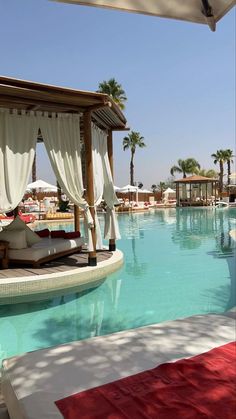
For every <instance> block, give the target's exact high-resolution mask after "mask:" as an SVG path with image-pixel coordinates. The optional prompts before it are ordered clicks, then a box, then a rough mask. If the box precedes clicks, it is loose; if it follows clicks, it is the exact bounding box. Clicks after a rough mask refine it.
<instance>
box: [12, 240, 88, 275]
mask: <svg viewBox="0 0 236 419" xmlns="http://www.w3.org/2000/svg"><path fill="white" fill-rule="evenodd" d="M83 244H84V239H83V237H78V238H76V239H63V238H58V239H52V238H50V237H45V238H42V239H41V240H40V241H39V242H38V243H35V244H33V245H32V246H31V247H27V248H26V249H9V262H12V263H23V264H30V265H33V267H36V268H37V267H39V266H40V264H41V263H45V262H48V261H50V260H53V259H56V258H59V257H62V256H66V255H69V254H72V253H75V252H79V251H81V248H82V245H83Z"/></svg>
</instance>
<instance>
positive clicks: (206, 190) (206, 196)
mask: <svg viewBox="0 0 236 419" xmlns="http://www.w3.org/2000/svg"><path fill="white" fill-rule="evenodd" d="M207 189H208V182H207V183H206V206H207V192H208V191H207Z"/></svg>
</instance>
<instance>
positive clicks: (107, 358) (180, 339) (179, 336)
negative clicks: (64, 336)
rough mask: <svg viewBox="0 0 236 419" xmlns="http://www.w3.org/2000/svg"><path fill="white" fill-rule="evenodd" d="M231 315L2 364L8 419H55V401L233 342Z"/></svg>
mask: <svg viewBox="0 0 236 419" xmlns="http://www.w3.org/2000/svg"><path fill="white" fill-rule="evenodd" d="M235 314H236V313H235V312H229V313H226V314H221V315H218V314H209V315H201V316H192V317H188V318H185V319H179V320H174V321H168V322H164V323H161V324H154V325H150V326H145V327H141V328H138V329H133V330H128V331H123V332H119V333H114V334H111V335H108V336H100V337H95V338H90V339H86V340H83V341H76V342H72V343H68V344H64V345H59V346H55V347H52V348H47V349H42V350H38V351H34V352H30V353H27V354H23V355H20V356H16V357H12V358H9V359H7V360H5V361H4V362H3V379H2V393H3V397H4V400H5V403H6V405H7V408H8V410H9V413H10V418H11V419H42V418H44V419H60V418H62V415H61V414H60V412H59V410H58V409H57V407H56V405H55V403H54V402H55V401H56V400H59V399H62V398H64V397H66V396H68V395H71V394H73V393H78V392H80V391H83V390H86V389H89V388H93V387H96V386H99V385H102V384H105V383H109V382H112V381H115V380H118V379H120V378H123V377H126V376H129V375H133V374H136V373H139V372H141V371H145V370H147V369H151V368H154V367H155V366H158V365H160V364H163V363H165V362H172V361H175V360H176V359H180V358H187V357H191V356H194V355H198V354H200V353H203V352H206V351H209V350H210V349H213V348H214V347H217V346H221V345H224V344H226V343H229V342H232V341H234V340H235Z"/></svg>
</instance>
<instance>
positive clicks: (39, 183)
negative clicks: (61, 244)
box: [27, 179, 57, 192]
mask: <svg viewBox="0 0 236 419" xmlns="http://www.w3.org/2000/svg"><path fill="white" fill-rule="evenodd" d="M27 189H41V190H43V191H45V192H56V191H57V187H56V186H55V185H51V184H50V183H47V182H45V181H44V180H41V179H38V180H36V181H35V182H32V183H29V184H28V185H27Z"/></svg>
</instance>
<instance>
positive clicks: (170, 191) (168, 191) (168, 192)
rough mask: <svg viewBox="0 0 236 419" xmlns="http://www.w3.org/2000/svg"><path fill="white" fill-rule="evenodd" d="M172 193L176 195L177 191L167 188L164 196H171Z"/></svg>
mask: <svg viewBox="0 0 236 419" xmlns="http://www.w3.org/2000/svg"><path fill="white" fill-rule="evenodd" d="M170 193H175V191H174V189H171V188H167V189H166V190H165V191H164V192H163V194H164V195H165V194H166V195H168V194H170Z"/></svg>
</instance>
